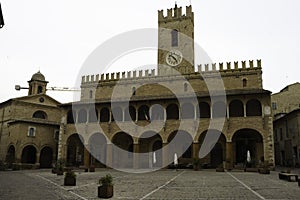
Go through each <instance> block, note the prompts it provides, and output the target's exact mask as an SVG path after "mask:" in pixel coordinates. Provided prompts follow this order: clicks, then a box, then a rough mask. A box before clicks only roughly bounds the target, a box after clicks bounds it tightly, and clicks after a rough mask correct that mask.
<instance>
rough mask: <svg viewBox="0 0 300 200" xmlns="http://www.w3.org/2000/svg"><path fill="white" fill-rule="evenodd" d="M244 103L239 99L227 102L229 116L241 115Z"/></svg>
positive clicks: (242, 114)
mask: <svg viewBox="0 0 300 200" xmlns="http://www.w3.org/2000/svg"><path fill="white" fill-rule="evenodd" d="M243 116H244V105H243V102H241V101H240V100H233V101H231V102H230V104H229V117H243Z"/></svg>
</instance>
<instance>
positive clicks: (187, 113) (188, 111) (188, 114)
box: [181, 103, 195, 119]
mask: <svg viewBox="0 0 300 200" xmlns="http://www.w3.org/2000/svg"><path fill="white" fill-rule="evenodd" d="M194 113H195V111H194V105H193V104H191V103H185V104H183V105H182V106H181V119H194Z"/></svg>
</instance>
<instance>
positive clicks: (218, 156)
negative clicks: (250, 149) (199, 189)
mask: <svg viewBox="0 0 300 200" xmlns="http://www.w3.org/2000/svg"><path fill="white" fill-rule="evenodd" d="M208 134H209V135H208ZM204 141H206V142H205V144H204ZM199 145H200V152H201V154H202V152H205V153H204V155H206V156H204V157H203V158H201V163H202V164H203V165H204V166H205V167H208V168H210V167H212V168H216V167H218V166H219V165H222V164H223V161H225V158H226V137H225V135H224V134H223V133H222V132H220V131H218V130H215V129H210V130H207V131H204V132H203V133H201V135H200V137H199Z"/></svg>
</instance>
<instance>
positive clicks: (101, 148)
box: [89, 133, 107, 167]
mask: <svg viewBox="0 0 300 200" xmlns="http://www.w3.org/2000/svg"><path fill="white" fill-rule="evenodd" d="M106 148H107V141H106V138H105V136H104V135H103V134H102V133H95V134H93V135H92V136H91V137H90V139H89V152H90V154H91V164H92V165H95V166H97V167H105V163H106Z"/></svg>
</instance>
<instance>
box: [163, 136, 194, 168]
mask: <svg viewBox="0 0 300 200" xmlns="http://www.w3.org/2000/svg"><path fill="white" fill-rule="evenodd" d="M168 143H169V144H168V161H169V163H172V162H174V155H175V153H176V154H177V156H178V164H180V165H187V164H189V163H191V162H192V144H193V138H192V136H191V135H190V134H189V133H187V132H185V131H180V130H179V131H174V132H172V133H171V134H170V135H169V137H168Z"/></svg>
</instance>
